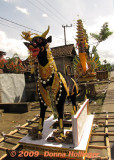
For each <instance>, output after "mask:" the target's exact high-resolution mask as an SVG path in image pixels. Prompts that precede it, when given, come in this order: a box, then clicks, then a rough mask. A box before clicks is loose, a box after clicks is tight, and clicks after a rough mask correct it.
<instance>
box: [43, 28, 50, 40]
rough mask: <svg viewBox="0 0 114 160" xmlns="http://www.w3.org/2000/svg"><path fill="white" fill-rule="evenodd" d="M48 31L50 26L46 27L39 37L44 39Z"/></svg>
mask: <svg viewBox="0 0 114 160" xmlns="http://www.w3.org/2000/svg"><path fill="white" fill-rule="evenodd" d="M49 29H50V26H48V29H47V30H46V31H45V32H44V33H43V34H42V35H41V37H42V38H45V37H46V35H47V34H48V32H49Z"/></svg>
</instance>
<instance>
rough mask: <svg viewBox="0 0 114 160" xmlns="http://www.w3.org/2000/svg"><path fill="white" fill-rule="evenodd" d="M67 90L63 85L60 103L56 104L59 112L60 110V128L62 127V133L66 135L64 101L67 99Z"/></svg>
mask: <svg viewBox="0 0 114 160" xmlns="http://www.w3.org/2000/svg"><path fill="white" fill-rule="evenodd" d="M66 95H67V94H66V91H65V89H64V87H62V93H61V96H60V97H59V101H58V104H57V105H56V108H57V112H58V120H59V129H60V135H61V136H64V126H63V112H64V103H65V99H66Z"/></svg>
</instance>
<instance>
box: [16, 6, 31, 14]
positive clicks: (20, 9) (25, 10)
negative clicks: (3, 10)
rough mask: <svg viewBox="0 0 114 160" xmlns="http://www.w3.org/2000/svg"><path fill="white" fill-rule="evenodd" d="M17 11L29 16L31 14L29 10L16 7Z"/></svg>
mask: <svg viewBox="0 0 114 160" xmlns="http://www.w3.org/2000/svg"><path fill="white" fill-rule="evenodd" d="M16 9H17V10H19V11H20V12H22V13H24V14H26V15H29V14H30V13H29V12H28V10H27V8H21V7H18V6H16Z"/></svg>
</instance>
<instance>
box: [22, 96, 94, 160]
mask: <svg viewBox="0 0 114 160" xmlns="http://www.w3.org/2000/svg"><path fill="white" fill-rule="evenodd" d="M88 102H89V100H88V99H87V100H86V101H85V102H84V103H83V105H82V106H81V107H80V109H79V110H78V112H77V113H76V115H72V120H68V121H71V123H72V130H68V129H65V130H64V133H65V132H67V131H71V132H72V135H73V143H71V144H66V143H56V142H48V141H47V138H48V137H50V136H51V135H52V134H53V131H54V130H55V129H53V128H52V127H51V126H52V125H53V124H54V123H55V122H56V121H57V119H55V120H53V115H52V116H51V117H49V118H48V119H47V120H45V122H44V129H43V137H42V139H41V140H32V138H31V137H30V136H29V135H27V136H25V137H24V138H23V139H21V140H20V141H19V143H20V144H22V145H23V148H24V150H29V151H38V152H39V154H40V155H42V156H44V157H46V156H47V157H51V158H55V157H59V158H69V159H76V157H77V158H78V159H79V158H80V159H82V158H83V159H84V157H87V156H88V155H87V153H86V152H87V148H88V143H89V138H90V135H91V129H92V124H93V119H94V115H89V114H88V104H89V103H88Z"/></svg>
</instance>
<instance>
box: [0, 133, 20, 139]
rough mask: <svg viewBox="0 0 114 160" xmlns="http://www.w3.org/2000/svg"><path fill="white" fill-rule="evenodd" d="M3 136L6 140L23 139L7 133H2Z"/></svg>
mask: <svg viewBox="0 0 114 160" xmlns="http://www.w3.org/2000/svg"><path fill="white" fill-rule="evenodd" d="M1 135H2V136H3V137H4V138H7V137H9V138H15V139H22V137H19V136H14V135H9V134H5V133H3V132H2V133H1Z"/></svg>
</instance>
